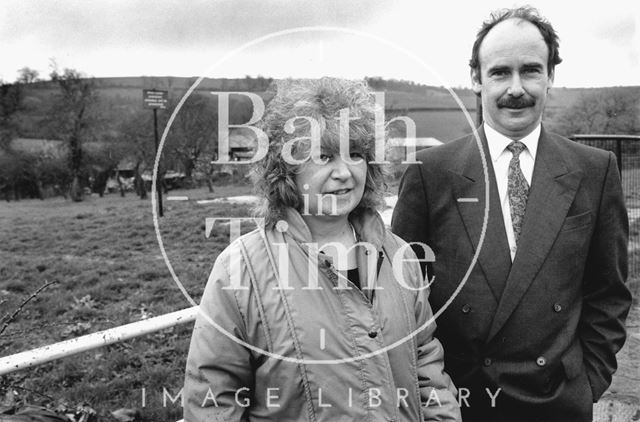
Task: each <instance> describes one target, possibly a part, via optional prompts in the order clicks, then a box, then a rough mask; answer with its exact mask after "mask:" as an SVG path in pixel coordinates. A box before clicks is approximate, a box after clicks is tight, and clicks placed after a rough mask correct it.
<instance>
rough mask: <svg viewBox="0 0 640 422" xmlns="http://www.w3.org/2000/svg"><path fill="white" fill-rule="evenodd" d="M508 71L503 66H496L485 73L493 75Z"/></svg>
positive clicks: (506, 67)
mask: <svg viewBox="0 0 640 422" xmlns="http://www.w3.org/2000/svg"><path fill="white" fill-rule="evenodd" d="M509 70H510V68H509V66H503V65H497V66H491V67H490V68H489V69H487V73H494V72H500V71H502V72H505V71H506V72H508V71H509Z"/></svg>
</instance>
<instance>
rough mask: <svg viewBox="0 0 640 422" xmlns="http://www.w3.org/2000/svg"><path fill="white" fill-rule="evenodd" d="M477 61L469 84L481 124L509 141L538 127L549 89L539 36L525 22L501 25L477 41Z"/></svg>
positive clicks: (545, 52)
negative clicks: (478, 100) (479, 101)
mask: <svg viewBox="0 0 640 422" xmlns="http://www.w3.org/2000/svg"><path fill="white" fill-rule="evenodd" d="M479 59H480V74H477V72H476V71H474V70H472V71H471V80H472V83H473V90H474V92H475V93H476V94H480V95H481V97H482V111H483V113H482V116H483V119H484V121H485V122H486V123H487V124H488V125H489V126H491V127H492V128H493V129H495V130H497V131H498V132H500V133H502V134H503V135H505V136H507V137H509V138H511V139H514V140H517V139H521V138H523V137H525V136H526V135H528V134H529V133H531V131H532V130H533V129H534V128H535V127H536V126H537V125H538V123H540V120H541V118H542V112H543V110H544V106H545V103H546V101H547V92H548V91H549V89H550V88H551V86H552V85H553V74H549V72H548V69H547V59H548V48H547V45H546V44H545V42H544V39H543V38H542V34H540V31H539V30H538V28H536V27H535V26H534V25H533V24H531V23H529V22H527V21H523V20H520V19H509V20H506V21H504V22H500V23H499V24H497V25H496V26H494V27H493V28H492V29H491V31H489V33H488V34H487V36H486V37H485V39H484V40H483V41H482V44H481V45H480V51H479Z"/></svg>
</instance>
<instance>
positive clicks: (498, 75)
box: [491, 70, 509, 78]
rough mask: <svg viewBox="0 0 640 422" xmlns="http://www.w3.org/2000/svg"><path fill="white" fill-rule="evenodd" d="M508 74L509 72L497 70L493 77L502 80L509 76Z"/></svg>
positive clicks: (492, 74)
mask: <svg viewBox="0 0 640 422" xmlns="http://www.w3.org/2000/svg"><path fill="white" fill-rule="evenodd" d="M508 74H509V72H507V71H506V70H496V71H493V72H492V73H491V76H493V77H496V78H502V77H504V76H507V75H508Z"/></svg>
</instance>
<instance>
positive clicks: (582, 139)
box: [571, 135, 640, 277]
mask: <svg viewBox="0 0 640 422" xmlns="http://www.w3.org/2000/svg"><path fill="white" fill-rule="evenodd" d="M571 139H572V140H574V141H576V142H579V143H581V144H585V145H589V146H593V147H596V148H600V149H604V150H606V151H611V152H613V153H614V154H615V155H616V158H617V161H618V170H619V171H620V176H621V179H622V190H623V192H624V198H625V202H626V205H627V212H628V213H629V276H630V277H635V276H640V136H636V135H573V136H571Z"/></svg>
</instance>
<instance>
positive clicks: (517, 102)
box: [498, 98, 536, 110]
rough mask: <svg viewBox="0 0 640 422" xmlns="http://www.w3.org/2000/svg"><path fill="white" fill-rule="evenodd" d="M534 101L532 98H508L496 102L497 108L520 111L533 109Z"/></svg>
mask: <svg viewBox="0 0 640 422" xmlns="http://www.w3.org/2000/svg"><path fill="white" fill-rule="evenodd" d="M534 105H536V100H534V99H533V98H517V99H516V98H508V99H502V100H499V101H498V108H508V109H512V110H521V109H523V108H528V107H533V106H534Z"/></svg>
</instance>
